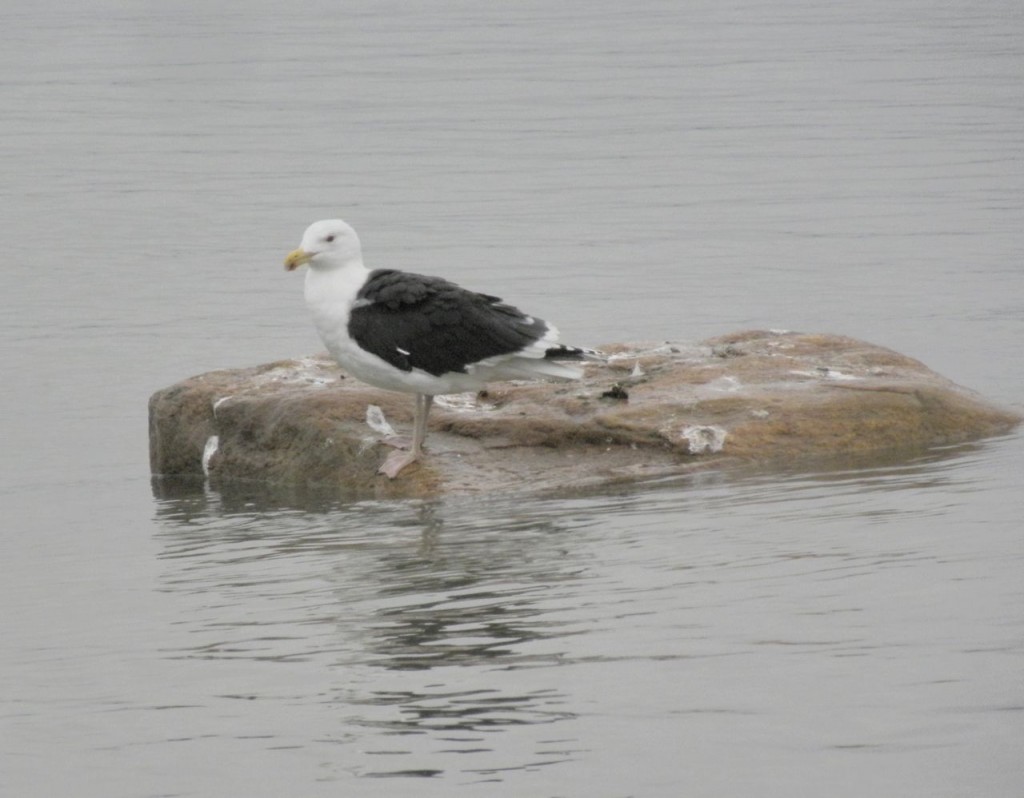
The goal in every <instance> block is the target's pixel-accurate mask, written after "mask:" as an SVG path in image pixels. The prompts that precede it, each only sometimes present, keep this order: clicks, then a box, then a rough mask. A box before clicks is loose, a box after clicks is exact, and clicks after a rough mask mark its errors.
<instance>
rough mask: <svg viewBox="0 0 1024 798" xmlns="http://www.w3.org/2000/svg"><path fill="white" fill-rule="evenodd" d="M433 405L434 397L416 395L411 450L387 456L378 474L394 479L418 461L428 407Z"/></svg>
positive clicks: (425, 433)
mask: <svg viewBox="0 0 1024 798" xmlns="http://www.w3.org/2000/svg"><path fill="white" fill-rule="evenodd" d="M433 403H434V397H433V396H429V395H427V394H424V393H418V394H416V412H415V414H414V421H413V432H412V449H410V450H409V451H407V452H403V451H394V452H392V453H391V454H389V455H388V457H387V459H386V460H385V461H384V464H383V465H382V466H381V467H380V468H379V469H378V470H377V473H378V474H384V475H385V476H387V477H388V478H390V479H394V478H395V477H397V476H398V474H399V473H400V472H401V471H402V469H403V468H405V467H406V466H408V465H412V464H413V463H415V462H416V461H417V460H419V459H420V455H422V454H423V441H424V440H426V437H427V416H428V415H429V414H430V406H431V405H432V404H433Z"/></svg>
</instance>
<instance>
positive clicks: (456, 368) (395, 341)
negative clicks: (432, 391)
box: [348, 269, 548, 377]
mask: <svg viewBox="0 0 1024 798" xmlns="http://www.w3.org/2000/svg"><path fill="white" fill-rule="evenodd" d="M348 331H349V335H351V336H352V338H353V339H354V340H355V342H356V343H357V344H359V346H361V347H362V348H363V349H365V350H367V351H368V352H372V353H373V354H375V355H377V357H379V358H381V359H383V360H386V361H387V362H388V363H390V364H391V365H392V366H394V367H395V368H398V369H401V370H402V371H411V370H412V369H414V368H417V369H422V370H423V371H425V372H427V373H428V374H433V375H434V376H435V377H436V376H440V375H441V374H445V373H449V372H465V371H466V366H468V365H470V364H472V363H477V362H479V361H481V360H485V359H487V358H489V357H495V356H496V355H507V354H511V353H512V352H518V351H519V350H521V349H523V348H525V347H527V346H529V345H530V344H531V343H533V342H534V341H536V340H538V339H539V338H541V337H543V335H544V334H545V333H546V332H547V331H548V325H547V322H545V321H544V320H543V319H535V318H532V317H530V316H527V315H526V314H524V313H522V312H521V311H519V310H517V309H516V308H514V307H512V306H511V305H506V304H505V303H503V302H502V301H501V300H500V299H499V298H498V297H496V296H489V295H487V294H478V293H475V292H473V291H467V290H466V289H464V288H460V287H459V286H457V285H455V284H454V283H450V282H448V281H447V280H444V279H442V278H440V277H427V276H424V275H421V274H409V273H408V272H400V271H395V270H392V269H377V270H375V271H372V272H370V275H369V278H368V279H367V281H366V284H365V285H363V287H362V288H361V289H360V291H359V294H358V295H357V297H356V302H355V305H354V306H353V308H352V313H351V316H350V317H349V323H348Z"/></svg>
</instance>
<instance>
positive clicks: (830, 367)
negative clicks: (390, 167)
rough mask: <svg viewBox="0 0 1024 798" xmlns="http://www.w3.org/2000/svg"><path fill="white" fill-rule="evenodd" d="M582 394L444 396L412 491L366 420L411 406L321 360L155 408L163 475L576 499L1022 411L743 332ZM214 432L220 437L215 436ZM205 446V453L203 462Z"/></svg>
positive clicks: (187, 392)
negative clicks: (392, 475) (384, 473)
mask: <svg viewBox="0 0 1024 798" xmlns="http://www.w3.org/2000/svg"><path fill="white" fill-rule="evenodd" d="M605 351H606V352H607V353H608V354H609V355H610V359H609V363H608V364H607V365H601V364H590V365H588V367H587V376H586V378H585V379H584V380H582V381H581V382H575V383H564V382H563V383H550V382H548V383H522V384H520V383H495V384H493V385H491V386H489V387H488V390H487V391H485V392H482V393H481V394H480V395H479V396H475V397H474V396H471V395H460V396H453V397H439V399H438V401H437V403H436V404H435V406H434V410H433V412H432V415H431V426H430V434H429V437H428V438H427V448H428V452H429V455H428V457H427V458H426V460H425V461H424V462H423V463H420V464H417V465H416V466H413V467H410V468H409V469H407V470H406V471H404V472H403V473H402V474H401V475H400V476H399V478H398V479H396V480H393V481H392V480H389V479H387V478H386V477H381V476H378V475H377V468H378V467H379V466H380V464H381V462H382V461H383V460H384V458H385V457H386V456H387V454H388V452H389V451H390V449H388V448H387V447H386V446H384V445H383V444H381V443H380V442H379V441H380V438H381V435H380V434H379V433H378V432H375V431H374V430H373V429H371V427H370V426H369V425H368V424H367V408H368V406H369V405H378V406H379V407H380V408H381V409H382V410H383V411H384V414H385V416H386V417H387V419H388V420H389V421H390V422H391V423H392V424H395V426H396V427H398V428H399V430H400V431H403V432H404V431H408V426H409V425H410V424H411V422H412V408H413V399H412V395H411V394H399V393H394V392H390V391H382V390H378V389H376V388H371V387H369V386H367V385H364V384H363V383H360V382H358V381H356V380H355V379H353V378H350V377H345V376H344V375H343V374H342V372H341V371H340V369H339V368H338V367H337V366H336V365H334V363H333V362H332V361H330V360H328V359H327V358H326V356H323V357H315V358H304V359H302V360H294V361H292V360H289V361H281V362H277V363H270V364H267V365H263V366H258V367H256V368H249V369H237V370H231V371H217V372H211V373H208V374H202V375H199V376H197V377H192V378H191V379H188V380H185V381H184V382H181V383H178V384H177V385H174V386H171V387H170V388H166V389H164V390H161V391H158V392H157V393H155V394H154V395H153V397H152V398H151V399H150V403H149V419H150V420H149V437H150V464H151V467H152V471H153V473H154V474H158V475H186V474H193V475H201V474H203V473H204V471H205V472H206V473H207V474H208V476H209V478H210V480H211V481H212V482H214V484H216V483H217V482H218V481H224V480H260V481H266V482H276V483H290V484H296V485H298V484H304V485H319V486H328V487H337V488H338V489H339V490H343V491H344V492H345V493H347V494H350V495H362V496H367V495H373V496H416V495H432V494H437V493H467V492H483V491H496V490H517V489H526V490H544V489H550V488H564V487H579V486H585V485H593V484H599V483H604V482H610V481H616V480H622V479H636V478H642V477H646V476H652V475H669V474H676V473H684V472H687V471H691V470H693V469H695V468H705V467H708V466H716V467H724V466H725V465H727V464H729V465H734V464H756V465H760V466H767V467H787V468H788V467H791V466H794V465H802V466H811V465H814V464H825V463H828V464H841V463H853V462H856V463H860V464H867V463H870V462H880V461H883V460H884V461H891V460H893V459H894V458H900V457H907V456H911V455H913V454H917V453H920V452H922V451H923V450H925V449H927V448H929V447H934V446H938V445H944V444H952V443H959V442H963V441H968V440H973V439H977V438H982V437H986V436H989V435H995V434H999V433H1002V432H1005V431H1007V430H1009V429H1011V428H1012V427H1014V426H1015V425H1016V424H1017V423H1018V422H1019V421H1020V417H1019V416H1018V415H1017V414H1015V413H1012V412H1009V411H1007V410H1004V409H1000V408H997V407H993V406H992V405H990V404H989V403H987V402H985V401H984V400H982V399H981V398H979V397H978V396H977V395H975V394H973V393H971V392H970V391H967V390H966V389H964V388H961V387H959V386H957V385H955V384H953V383H951V382H950V381H949V380H947V379H945V378H943V377H941V376H939V375H938V374H935V373H934V372H932V371H930V370H929V369H927V368H926V367H925V366H924V365H922V364H921V363H920V362H918V361H916V360H913V359H911V358H908V357H904V356H903V355H900V354H898V353H896V352H893V351H891V350H888V349H883V348H881V347H877V346H873V345H871V344H867V343H864V342H862V341H857V340H854V339H851V338H844V337H839V336H831V335H804V334H797V333H773V332H759V331H754V332H743V333H737V334H734V335H728V336H723V337H721V338H715V339H712V340H709V341H705V342H703V343H701V344H698V345H692V344H667V343H663V344H652V343H643V344H617V345H613V346H609V347H605ZM214 436H216V437H214ZM204 452H205V456H204Z"/></svg>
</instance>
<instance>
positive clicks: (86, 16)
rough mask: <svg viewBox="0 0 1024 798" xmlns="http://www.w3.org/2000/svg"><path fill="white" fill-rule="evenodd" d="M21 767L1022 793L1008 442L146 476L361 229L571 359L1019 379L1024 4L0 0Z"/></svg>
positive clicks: (1017, 490)
mask: <svg viewBox="0 0 1024 798" xmlns="http://www.w3.org/2000/svg"><path fill="white" fill-rule="evenodd" d="M0 37H2V46H0V120H2V121H0V144H2V146H0V167H2V168H0V175H2V177H0V192H2V198H3V214H2V216H0V231H2V241H3V245H4V250H5V253H6V257H5V264H6V265H5V271H6V274H7V275H8V277H7V279H6V281H5V290H4V303H3V304H4V312H3V316H2V318H0V325H2V330H3V341H4V346H3V349H2V358H3V360H2V362H0V367H2V370H3V374H4V378H3V381H2V384H0V400H2V403H3V404H2V408H0V409H2V421H0V423H2V425H3V426H2V441H0V443H2V455H0V507H2V515H0V525H2V533H0V563H2V566H0V567H2V579H0V606H2V608H3V610H2V614H0V617H2V619H3V628H2V629H0V634H2V641H3V644H2V647H0V653H2V659H0V701H2V706H0V719H2V723H0V734H2V737H0V793H2V794H3V795H12V796H22V795H68V794H74V795H78V796H211V795H216V796H233V795H245V796H279V795H297V796H298V795H301V796H316V795H332V796H333V795H360V796H361V795H367V796H377V795H379V796H394V795H408V794H415V795H425V796H434V795H437V796H441V795H444V796H450V795H453V794H455V795H509V796H524V795H529V796H552V797H553V796H576V795H579V796H678V795H697V796H705V795H706V796H724V795H729V796H733V795H736V796H747V795H759V796H764V795H778V796H793V795H815V796H819V795H828V796H864V795H894V796H895V795H899V796H961V795H963V796H967V795H970V796H979V795H985V796H1010V795H1024V786H1022V785H1024V757H1022V756H1021V750H1022V743H1024V609H1022V608H1024V535H1022V521H1021V518H1022V517H1024V491H1022V490H1021V481H1022V480H1021V474H1022V463H1024V457H1022V454H1024V436H1022V435H1021V434H1019V433H1017V434H1013V435H1010V436H1007V437H1005V438H1002V439H997V440H990V441H986V442H981V443H978V444H975V445H970V446H963V447H955V448H952V449H947V450H943V451H936V452H932V453H929V454H927V455H925V456H922V457H920V458H919V459H917V460H915V461H913V462H906V463H890V464H879V465H878V466H877V467H874V468H864V469H861V470H851V471H842V472H830V473H801V472H799V471H794V472H793V473H788V474H782V475H764V474H747V475H742V476H741V475H727V474H707V475H703V476H701V477H699V478H690V479H680V480H674V481H667V482H661V483H655V484H641V485H636V486H633V487H631V488H629V489H618V490H616V491H613V492H605V493H586V494H573V493H568V492H562V493H558V492H555V493H553V494H552V495H551V496H548V497H546V498H544V499H537V500H535V501H530V502H523V501H521V500H518V501H512V500H510V499H506V498H502V497H501V496H495V497H488V498H480V499H474V500H468V499H460V500H446V499H438V500H437V501H433V502H371V501H359V502H352V501H343V500H341V499H339V498H335V497H329V496H312V495H309V494H307V493H301V492H295V491H291V490H289V489H287V488H284V487H277V488H273V489H271V488H267V487H265V486H263V487H261V486H251V487H249V488H244V489H243V488H236V489H233V490H231V491H227V492H224V493H217V492H213V491H211V490H209V489H207V488H205V487H204V486H202V485H195V484H191V485H189V484H178V483H174V482H166V481H165V482H158V483H156V484H155V485H151V482H150V478H149V474H148V471H147V454H146V445H147V441H146V400H147V398H148V396H149V394H150V393H152V392H153V391H155V390H157V389H158V388H161V387H164V386H166V385H169V384H171V383H173V382H175V381H177V380H179V379H182V378H184V377H186V376H190V375H192V374H197V373H200V372H203V371H207V370H211V369H215V368H225V367H235V366H246V365H253V364H256V363H261V362H267V361H270V360H274V359H278V358H285V357H295V356H300V355H304V354H309V353H311V352H314V351H317V350H318V349H319V344H318V342H317V340H316V337H315V334H314V333H313V330H312V326H311V324H310V323H309V320H308V318H307V316H306V312H305V309H304V307H303V303H302V300H301V286H300V282H301V280H300V279H297V278H296V277H295V276H294V275H286V274H285V273H284V272H283V269H282V268H281V261H282V259H283V256H284V255H285V253H287V252H288V251H289V250H290V249H292V248H293V247H294V246H296V245H297V243H298V240H299V237H300V235H301V232H302V230H303V228H304V227H305V226H306V224H308V223H309V222H310V221H313V220H315V219H318V218H322V217H325V216H336V215H340V216H343V217H344V218H346V219H347V220H348V221H350V222H351V223H352V224H353V225H354V226H355V227H356V228H357V229H358V230H359V231H360V233H361V235H362V238H363V243H364V249H365V253H366V258H367V262H368V263H370V264H371V265H374V266H389V267H398V268H405V269H413V270H420V271H426V272H432V273H441V274H444V275H445V276H448V277H450V278H452V279H455V280H457V281H459V282H461V283H463V284H465V285H468V286H470V287H474V288H478V289H480V290H486V291H488V292H489V293H495V294H500V295H502V296H504V297H505V298H507V299H509V300H511V301H513V302H515V303H516V304H518V305H520V306H522V307H524V308H526V309H528V310H529V311H530V312H534V313H537V314H539V315H542V316H545V317H548V318H551V319H553V320H554V321H556V322H557V323H558V325H559V327H560V328H561V329H562V331H563V335H564V338H565V339H566V340H569V341H571V342H574V343H578V344H584V345H600V344H603V343H608V342H613V341H623V340H661V339H666V338H672V339H681V340H698V339H700V338H702V337H707V336H712V335H718V334H723V333H727V332H731V331H735V330H739V329H744V328H751V327H754V328H766V327H771V328H787V329H799V330H808V331H822V332H833V333H842V334H847V335H852V336H856V337H859V338H864V339H867V340H870V341H873V342H875V343H880V344H883V345H885V346H889V347H891V348H894V349H897V350H899V351H901V352H904V353H906V354H909V355H911V356H913V357H917V358H919V359H921V360H922V361H924V362H925V363H926V364H928V365H929V366H931V367H932V368H934V369H936V370H937V371H939V372H941V373H943V374H945V375H946V376H949V377H950V378H952V379H954V380H956V381H957V382H960V383H962V384H964V385H967V386H969V387H971V388H973V389H975V390H977V391H979V392H980V393H981V394H983V395H985V396H987V397H989V398H991V399H994V400H996V401H998V402H1002V403H1004V404H1006V405H1009V406H1012V407H1016V408H1018V409H1024V401H1022V397H1024V356H1022V354H1021V353H1022V348H1021V345H1020V342H1021V340H1022V338H1024V265H1022V255H1024V232H1022V231H1024V157H1022V156H1024V133H1022V131H1024V92H1022V90H1021V86H1022V85H1024V48H1022V45H1021V42H1022V41H1024V11H1022V9H1021V6H1020V4H1019V2H1016V0H1012V1H1011V0H982V1H981V2H972V3H944V2H924V1H923V0H921V1H906V2H891V0H887V1H886V2H882V1H881V0H866V1H865V2H861V3H854V4H850V3H842V4H840V3H817V4H816V3H810V2H801V0H779V2H776V3H770V4H769V3H758V2H747V3H726V4H723V3H720V2H699V1H697V2H689V3H667V2H666V3H662V2H654V1H653V0H640V2H636V3H632V4H629V7H628V8H627V7H626V6H624V5H622V4H616V3H605V2H597V3H588V4H582V3H579V4H571V3H557V4H556V3H550V2H524V3H516V4H514V5H513V4H508V5H507V7H503V6H499V5H498V4H482V3H472V4H471V3H432V4H401V3H380V2H355V3H353V2H346V3H328V2H320V3H316V2H310V3H298V4H294V3H292V4H284V3H271V2H267V1H266V0H253V1H252V2H247V3H241V2H225V3H209V2H205V0H204V2H202V3H200V2H191V1H188V2H181V3H173V4H172V3H165V4H154V3H141V2H113V1H112V0H111V1H110V2H103V1H102V0H84V2H78V3H75V4H67V3H55V2H52V0H41V1H40V0H33V2H31V3H28V2H24V3H17V2H14V3H8V4H6V5H5V6H4V8H3V10H2V11H0Z"/></svg>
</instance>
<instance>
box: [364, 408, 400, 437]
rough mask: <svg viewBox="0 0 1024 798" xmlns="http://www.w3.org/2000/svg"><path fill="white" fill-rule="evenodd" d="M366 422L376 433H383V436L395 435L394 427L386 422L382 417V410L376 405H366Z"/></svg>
mask: <svg viewBox="0 0 1024 798" xmlns="http://www.w3.org/2000/svg"><path fill="white" fill-rule="evenodd" d="M366 423H367V425H368V426H369V427H370V429H372V430H373V431H374V432H376V433H377V434H378V435H383V436H384V437H385V438H393V437H395V429H394V427H392V426H391V425H390V424H389V423H388V420H387V419H386V418H385V417H384V411H383V410H381V409H380V407H379V406H378V405H367V406H366Z"/></svg>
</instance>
